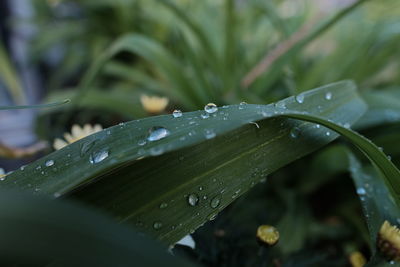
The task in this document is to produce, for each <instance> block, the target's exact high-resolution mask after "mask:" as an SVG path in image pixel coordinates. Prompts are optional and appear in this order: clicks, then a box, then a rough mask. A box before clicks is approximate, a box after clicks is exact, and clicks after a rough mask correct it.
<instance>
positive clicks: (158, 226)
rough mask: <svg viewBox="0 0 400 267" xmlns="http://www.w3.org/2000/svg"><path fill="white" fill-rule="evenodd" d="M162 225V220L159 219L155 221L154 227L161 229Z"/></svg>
mask: <svg viewBox="0 0 400 267" xmlns="http://www.w3.org/2000/svg"><path fill="white" fill-rule="evenodd" d="M161 227H162V222H160V221H157V222H154V223H153V228H154V229H156V230H159V229H161Z"/></svg>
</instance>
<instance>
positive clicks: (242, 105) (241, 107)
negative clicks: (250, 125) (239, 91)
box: [239, 102, 247, 109]
mask: <svg viewBox="0 0 400 267" xmlns="http://www.w3.org/2000/svg"><path fill="white" fill-rule="evenodd" d="M245 105H247V103H246V102H240V104H239V109H243V108H244V106H245Z"/></svg>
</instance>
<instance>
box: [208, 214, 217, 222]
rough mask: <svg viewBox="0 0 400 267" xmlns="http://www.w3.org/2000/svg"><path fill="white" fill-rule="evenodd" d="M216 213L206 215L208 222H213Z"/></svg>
mask: <svg viewBox="0 0 400 267" xmlns="http://www.w3.org/2000/svg"><path fill="white" fill-rule="evenodd" d="M217 215H218V214H217V213H211V214H210V215H208V220H209V221H214V220H215V218H217Z"/></svg>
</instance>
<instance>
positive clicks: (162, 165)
mask: <svg viewBox="0 0 400 267" xmlns="http://www.w3.org/2000/svg"><path fill="white" fill-rule="evenodd" d="M327 94H331V96H332V97H329V98H328V99H327V98H326V95H327ZM284 106H285V107H286V108H287V110H292V111H293V113H294V112H295V111H298V112H308V113H309V114H314V115H318V116H324V118H327V119H330V120H333V121H335V122H336V123H341V124H345V123H348V124H350V125H351V124H353V123H354V122H356V121H357V120H358V119H359V118H360V117H361V116H362V114H363V113H364V112H365V110H366V106H365V104H364V102H363V100H362V99H361V98H360V97H359V95H358V94H357V91H356V88H355V85H354V84H353V83H352V82H348V81H344V82H338V83H334V84H331V85H327V86H324V87H321V88H318V89H315V90H311V91H308V92H305V93H304V94H302V95H301V96H297V97H296V98H295V97H290V98H288V99H285V100H283V101H281V102H278V103H277V104H275V105H273V104H271V105H250V104H248V105H247V104H245V105H232V106H224V107H220V108H219V109H218V111H217V112H215V113H212V114H208V116H209V117H208V118H203V117H204V115H207V113H205V112H204V111H195V112H188V113H183V115H182V116H181V117H179V118H174V117H173V116H172V115H165V116H158V117H150V118H146V119H141V120H137V121H132V122H128V123H124V124H120V125H117V126H114V127H111V128H109V129H105V130H103V131H102V132H99V133H96V134H93V135H91V136H88V137H86V138H84V139H82V140H79V141H77V142H75V143H73V144H71V145H69V146H67V147H65V148H63V149H62V150H60V151H56V152H54V153H52V154H50V155H47V156H46V157H44V158H42V159H39V160H38V161H36V162H34V163H32V164H30V165H28V166H26V167H25V168H24V169H23V170H18V171H15V172H14V173H12V174H10V175H8V176H7V177H6V179H5V180H4V181H3V182H2V183H1V185H2V186H4V187H7V188H20V189H24V190H28V191H31V192H33V193H36V194H45V195H50V196H54V197H60V196H65V197H73V198H77V199H79V200H81V201H84V202H87V203H90V204H91V205H95V206H97V207H99V208H101V209H103V210H106V211H108V212H110V213H112V214H114V216H115V217H116V218H118V220H120V221H125V222H130V223H133V224H135V225H136V226H137V227H138V228H140V229H142V230H143V231H145V232H148V233H150V234H152V235H153V236H155V237H157V238H158V239H160V240H162V241H163V242H166V243H168V244H173V243H174V242H176V241H178V240H179V239H180V238H182V237H183V236H184V235H186V234H188V233H189V232H192V231H194V230H195V229H196V228H198V227H199V226H200V225H202V224H204V223H205V222H206V221H207V220H209V219H212V218H214V217H215V216H216V215H217V214H218V212H219V211H221V210H222V209H223V208H225V207H226V206H227V205H229V204H230V203H231V202H232V201H234V199H236V198H237V197H239V196H240V195H242V194H243V193H245V192H246V191H248V190H249V189H250V188H251V187H252V186H254V185H255V184H256V183H257V182H259V181H260V180H263V179H265V177H266V175H268V174H269V173H272V172H274V171H275V170H277V169H279V168H280V167H282V166H284V165H286V164H288V163H290V162H292V161H294V160H296V159H299V158H301V157H302V156H304V155H307V154H309V153H311V152H313V151H315V150H316V149H318V148H320V147H322V146H324V145H326V144H328V143H329V142H331V141H332V140H334V139H335V138H336V137H337V136H338V135H336V134H334V133H332V134H330V135H326V129H324V128H323V127H318V126H316V125H313V124H310V123H306V122H300V121H297V120H292V119H286V118H275V116H282V114H281V113H280V112H279V111H281V110H282V107H284ZM286 115H287V114H286ZM153 127H165V129H167V130H168V131H169V132H170V134H169V135H168V136H166V137H165V138H162V139H160V140H158V141H148V140H147V138H148V137H149V131H151V129H154V128H153ZM91 162H92V163H91ZM96 162H97V163H96Z"/></svg>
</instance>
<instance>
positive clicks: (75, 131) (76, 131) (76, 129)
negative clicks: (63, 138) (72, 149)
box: [71, 124, 84, 139]
mask: <svg viewBox="0 0 400 267" xmlns="http://www.w3.org/2000/svg"><path fill="white" fill-rule="evenodd" d="M71 133H72V137H73V138H75V139H76V138H79V137H80V136H82V135H83V134H84V132H83V129H82V128H81V127H80V126H79V125H77V124H74V125H72V129H71Z"/></svg>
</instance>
